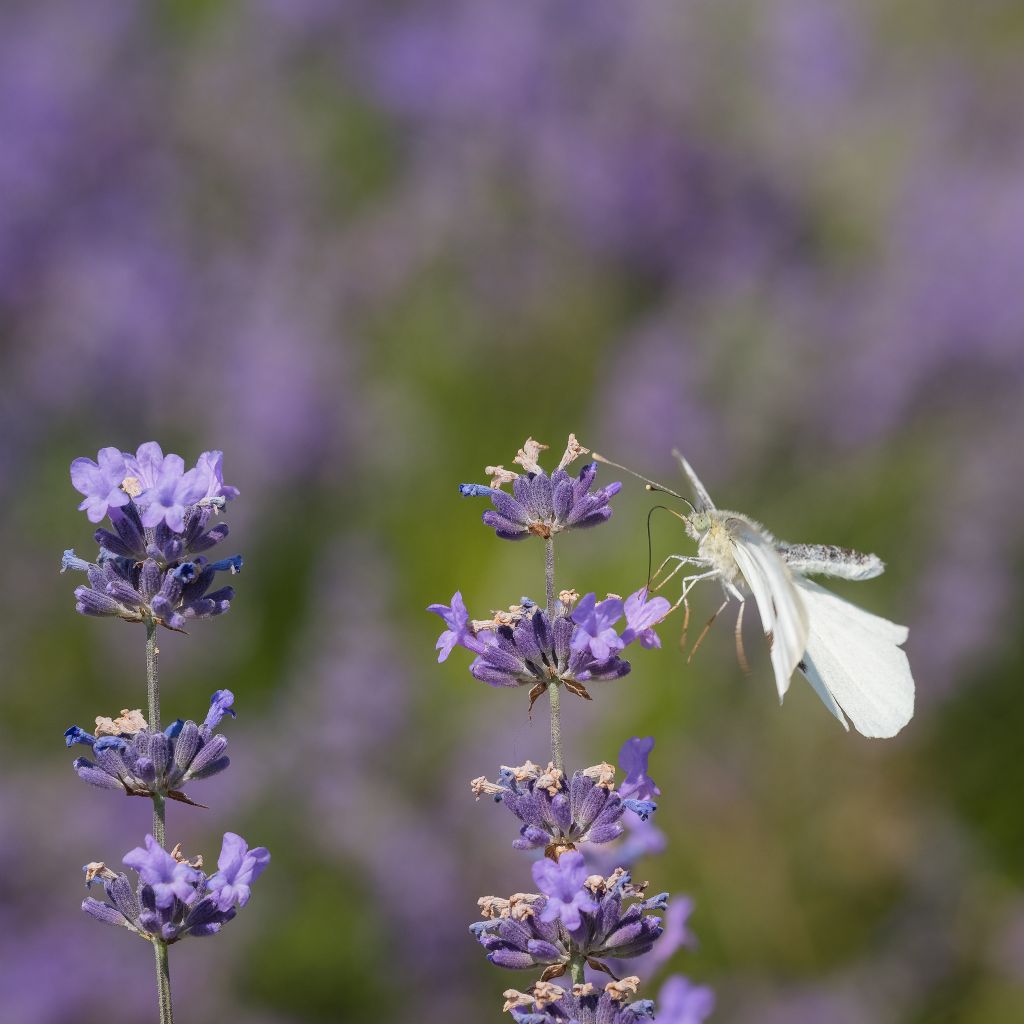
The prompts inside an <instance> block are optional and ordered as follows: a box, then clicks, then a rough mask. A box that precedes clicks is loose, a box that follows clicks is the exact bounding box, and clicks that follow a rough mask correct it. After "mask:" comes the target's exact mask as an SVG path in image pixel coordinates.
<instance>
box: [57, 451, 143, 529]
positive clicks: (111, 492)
mask: <svg viewBox="0 0 1024 1024" xmlns="http://www.w3.org/2000/svg"><path fill="white" fill-rule="evenodd" d="M127 475H128V472H127V468H126V466H125V461H124V456H123V455H122V454H121V452H120V451H118V449H117V448H101V449H100V451H99V454H98V455H97V457H96V462H93V461H92V459H86V458H79V459H75V460H74V462H72V463H71V483H72V484H73V485H74V488H75V490H76V491H79V492H81V493H82V494H84V495H85V498H84V499H83V501H82V503H81V504H80V505H79V506H78V509H79V511H80V512H85V513H86V515H87V516H88V517H89V522H90V523H98V522H99V521H100V520H101V519H102V518H103V517H104V516H105V515H106V514H107V510H108V509H109V508H120V507H121V506H122V505H127V504H128V502H129V501H130V500H131V499H130V498H129V496H128V495H127V494H126V493H125V491H124V490H122V488H121V484H122V483H123V482H124V479H125V477H126V476H127Z"/></svg>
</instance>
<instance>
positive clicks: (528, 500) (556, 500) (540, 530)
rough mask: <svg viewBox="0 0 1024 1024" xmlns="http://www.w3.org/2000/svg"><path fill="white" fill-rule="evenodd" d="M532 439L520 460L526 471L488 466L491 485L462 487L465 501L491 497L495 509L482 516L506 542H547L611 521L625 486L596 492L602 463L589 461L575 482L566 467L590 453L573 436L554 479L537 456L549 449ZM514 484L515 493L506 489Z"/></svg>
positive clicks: (617, 484) (460, 488) (520, 455)
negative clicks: (614, 502)
mask: <svg viewBox="0 0 1024 1024" xmlns="http://www.w3.org/2000/svg"><path fill="white" fill-rule="evenodd" d="M546 447H547V446H546V445H541V444H539V443H538V442H536V441H534V440H533V439H532V438H530V439H529V440H527V442H526V443H525V444H524V445H523V447H522V449H520V451H519V454H518V455H517V456H516V460H515V461H516V462H517V463H519V465H520V466H522V467H523V469H524V470H525V472H523V473H516V472H513V471H511V470H506V469H504V467H502V466H488V467H487V470H486V472H488V473H490V474H491V476H492V480H491V486H490V487H488V486H485V485H484V484H460V485H459V492H460V493H461V494H462V495H463V496H464V497H474V498H478V497H488V498H490V499H491V504H492V505H493V506H494V508H493V509H488V510H487V511H486V512H484V514H483V516H482V517H481V518H482V520H483V522H484V524H485V525H486V526H489V527H491V529H493V530H494V532H495V534H496V535H497V536H498V537H500V538H501V539H502V540H525V539H526V538H527V537H530V536H534V537H543V538H545V539H547V538H549V537H553V536H555V534H557V533H562V532H563V531H565V530H573V529H584V528H586V527H590V526H598V525H600V524H601V523H604V522H607V521H608V520H609V519H610V518H611V515H612V509H611V504H610V502H611V499H612V498H613V497H614V496H615V495H616V494H618V492H619V491H620V490H621V489H622V484H621V483H612V484H607V485H606V486H604V487H601V488H598V490H596V491H591V488H592V487H593V485H594V481H595V480H596V478H597V463H596V462H588V463H587V464H586V465H585V466H584V467H583V468H582V469H581V470H580V472H579V476H577V477H575V478H574V477H571V476H570V475H569V474H568V473H567V472H566V469H565V467H566V466H567V465H568V464H569V463H570V462H572V461H573V460H574V459H575V458H576V457H577V456H578V455H581V454H585V453H586V449H585V448H583V447H582V446H580V445H579V444H578V442H577V441H576V438H575V437H573V436H572V435H570V437H569V445H568V447H567V448H566V452H565V455H564V456H563V457H562V461H561V462H560V463H559V465H558V468H557V469H556V470H555V471H554V472H553V473H552V474H551V475H550V476H548V474H547V473H546V472H545V471H544V470H543V469H541V467H540V464H539V463H538V462H537V456H538V455H539V454H540V452H541V450H542V449H544V448H546ZM505 483H511V485H512V493H511V494H509V493H508V492H507V491H503V490H502V489H501V487H502V485H503V484H505Z"/></svg>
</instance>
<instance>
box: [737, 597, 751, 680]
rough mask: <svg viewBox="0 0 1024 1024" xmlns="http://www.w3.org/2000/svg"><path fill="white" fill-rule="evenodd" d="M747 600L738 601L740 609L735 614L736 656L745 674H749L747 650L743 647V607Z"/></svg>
mask: <svg viewBox="0 0 1024 1024" xmlns="http://www.w3.org/2000/svg"><path fill="white" fill-rule="evenodd" d="M746 606H747V602H746V601H740V610H739V612H737V614H736V657H737V659H738V660H739V663H740V669H741V670H742V672H743V674H744V675H745V676H749V675H750V662H749V661H747V652H746V651H745V650H744V648H743V609H744V608H746Z"/></svg>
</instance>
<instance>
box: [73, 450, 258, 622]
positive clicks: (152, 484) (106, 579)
mask: <svg viewBox="0 0 1024 1024" xmlns="http://www.w3.org/2000/svg"><path fill="white" fill-rule="evenodd" d="M71 479H72V482H73V483H74V484H75V486H76V487H77V488H78V490H79V491H82V492H83V493H84V494H85V495H86V498H85V500H84V501H83V502H82V505H81V507H82V508H83V509H86V510H87V511H88V513H89V518H90V519H91V520H92V521H93V522H99V521H100V520H101V519H102V518H103V516H104V515H108V516H109V518H110V526H111V528H110V529H106V528H105V527H100V528H99V529H97V530H96V533H95V535H94V536H95V539H96V542H97V544H99V546H100V550H99V555H98V556H97V558H96V561H95V562H89V561H87V560H85V559H82V558H79V557H78V556H77V555H75V553H74V551H71V550H69V551H66V552H65V553H64V559H63V563H62V569H61V571H62V572H63V571H66V570H68V569H73V570H78V571H81V572H85V574H86V577H87V580H88V583H87V584H85V585H83V586H80V587H77V588H76V589H75V600H76V602H77V603H76V609H77V611H79V612H80V613H81V614H83V615H98V616H115V617H117V618H121V619H125V620H127V621H129V622H151V621H152V622H156V623H159V624H160V625H163V626H166V627H168V628H170V629H179V630H180V629H183V628H184V627H185V625H186V623H187V622H188V620H189V619H203V618H209V617H210V616H213V615H220V614H222V613H223V612H226V611H227V610H228V608H229V607H230V605H231V601H232V599H233V598H234V596H235V591H234V588H233V587H230V586H222V587H217V588H216V589H213V590H211V587H213V586H214V584H215V582H216V580H217V574H218V573H221V572H226V573H229V574H232V575H234V574H235V573H238V572H239V571H240V570H241V568H242V558H241V556H239V555H234V556H232V557H229V558H224V559H220V560H216V561H211V560H210V559H208V558H207V557H206V555H205V552H207V551H209V550H210V549H211V548H213V547H214V546H215V545H216V544H218V543H220V542H221V541H222V540H224V538H225V537H227V535H228V526H227V524H226V523H216V524H214V525H212V526H211V525H210V520H211V518H212V517H213V516H214V515H215V514H216V513H217V512H218V511H219V510H220V509H221V508H222V507H223V506H224V504H225V503H226V502H227V501H230V500H232V499H233V498H234V497H236V496H237V494H238V491H237V489H236V488H234V487H229V486H227V485H225V484H224V478H223V455H222V453H221V452H217V451H213V452H203V454H202V455H201V456H200V457H199V461H198V463H197V464H196V465H195V466H194V467H193V468H192V469H190V470H188V471H187V472H186V471H185V469H184V462H183V460H182V459H181V458H180V456H177V455H167V456H165V455H164V454H163V452H162V450H161V448H160V446H159V445H158V444H156V443H155V442H148V443H147V444H144V445H142V446H141V447H140V448H139V450H138V452H137V453H136V455H130V454H128V453H125V452H118V451H117V449H115V448H104V449H103V450H102V451H101V452H100V453H99V457H98V461H97V462H95V463H94V462H93V461H92V460H91V459H76V460H75V461H74V462H73V463H72V464H71ZM113 481H116V486H110V485H111V484H112V482H113Z"/></svg>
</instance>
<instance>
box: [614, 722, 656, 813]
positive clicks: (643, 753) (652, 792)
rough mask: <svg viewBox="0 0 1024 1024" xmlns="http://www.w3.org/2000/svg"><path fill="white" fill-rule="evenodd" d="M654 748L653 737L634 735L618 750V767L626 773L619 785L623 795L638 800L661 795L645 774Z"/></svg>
mask: <svg viewBox="0 0 1024 1024" xmlns="http://www.w3.org/2000/svg"><path fill="white" fill-rule="evenodd" d="M653 749H654V737H653V736H644V737H643V738H641V737H639V736H634V737H633V738H632V739H628V740H626V742H625V743H623V744H622V747H621V748H620V750H619V767H620V768H622V769H623V770H624V771H625V773H626V778H625V779H624V780H623V782H622V785H621V786H620V787H619V792H620V793H622V795H623V796H631V797H634V798H636V799H639V800H653V799H654V797H656V796H660V795H661V790H660V789H659V788H658V787H657V786H656V785H655V783H654V780H653V779H652V778H651V777H650V776H649V775H648V774H647V759H648V758H649V757H650V754H651V751H652V750H653Z"/></svg>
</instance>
